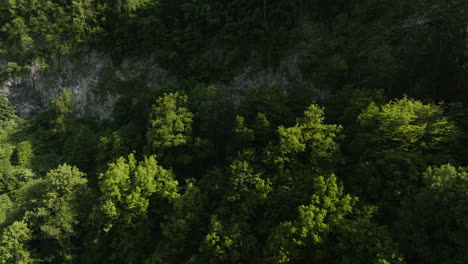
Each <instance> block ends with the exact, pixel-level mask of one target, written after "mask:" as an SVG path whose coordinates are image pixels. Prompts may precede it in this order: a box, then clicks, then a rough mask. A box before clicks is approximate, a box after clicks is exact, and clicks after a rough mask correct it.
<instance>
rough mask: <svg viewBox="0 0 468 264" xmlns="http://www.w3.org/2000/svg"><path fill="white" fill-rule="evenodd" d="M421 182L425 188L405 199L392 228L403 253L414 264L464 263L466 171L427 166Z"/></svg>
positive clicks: (466, 245) (467, 182)
mask: <svg viewBox="0 0 468 264" xmlns="http://www.w3.org/2000/svg"><path fill="white" fill-rule="evenodd" d="M423 180H424V187H423V188H421V189H420V190H418V192H417V193H416V195H415V196H414V197H412V198H410V199H408V200H406V202H405V204H404V206H403V208H402V209H401V216H400V219H399V220H398V221H397V224H396V226H395V234H397V237H398V239H399V241H400V243H401V248H402V251H403V252H405V253H406V254H407V255H408V256H409V258H408V260H411V261H414V262H425V263H464V262H466V261H467V260H468V255H467V254H466V252H467V249H468V244H467V241H466V239H465V237H466V236H467V235H468V228H467V226H466V221H467V216H466V210H467V204H468V203H467V199H468V196H467V190H468V173H467V172H466V168H458V169H457V168H455V167H453V166H451V165H442V166H440V167H434V168H432V167H429V168H428V169H427V170H426V172H425V173H424V176H423ZM428 230H430V231H428ZM412 245H418V246H417V247H414V246H412Z"/></svg>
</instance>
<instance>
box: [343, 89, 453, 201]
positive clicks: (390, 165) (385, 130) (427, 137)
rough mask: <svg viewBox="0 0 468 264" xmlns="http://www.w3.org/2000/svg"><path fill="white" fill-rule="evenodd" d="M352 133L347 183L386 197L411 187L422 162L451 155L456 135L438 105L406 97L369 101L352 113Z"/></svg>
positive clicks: (406, 192)
mask: <svg viewBox="0 0 468 264" xmlns="http://www.w3.org/2000/svg"><path fill="white" fill-rule="evenodd" d="M355 133H356V134H355V135H354V137H353V138H352V142H351V143H350V145H349V151H350V155H352V156H351V157H356V158H351V160H352V163H351V164H354V163H355V166H353V167H354V168H352V169H351V170H354V171H353V173H352V176H351V175H350V179H349V180H350V182H351V184H352V186H353V189H354V190H355V191H357V193H358V194H359V195H360V196H363V197H366V198H370V199H380V198H381V197H384V198H383V199H384V200H386V201H387V202H390V203H395V201H398V200H400V199H401V198H402V196H407V195H409V194H410V193H411V192H413V191H414V188H415V187H417V186H418V185H419V182H420V175H419V173H420V172H422V170H424V169H425V167H427V164H440V163H443V162H446V161H449V160H451V157H450V151H451V149H452V146H454V144H455V143H456V139H457V136H458V131H457V129H456V127H455V125H454V123H453V122H451V121H449V120H448V119H447V118H446V117H445V115H444V113H443V111H442V108H441V106H436V105H432V104H423V103H421V102H420V101H417V100H414V99H409V98H407V97H404V98H403V99H399V100H394V101H392V102H390V103H388V104H385V105H382V106H377V105H376V104H374V103H371V104H370V105H369V106H368V107H367V108H366V109H365V110H364V111H363V112H362V113H361V114H360V115H359V116H358V118H357V126H356V127H355ZM351 177H352V179H351ZM384 202H385V201H384Z"/></svg>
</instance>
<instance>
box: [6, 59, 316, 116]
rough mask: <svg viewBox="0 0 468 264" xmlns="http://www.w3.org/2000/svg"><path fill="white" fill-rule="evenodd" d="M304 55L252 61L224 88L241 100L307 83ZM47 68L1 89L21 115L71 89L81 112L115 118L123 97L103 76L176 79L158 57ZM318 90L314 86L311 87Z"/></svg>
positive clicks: (155, 82) (149, 81)
mask: <svg viewBox="0 0 468 264" xmlns="http://www.w3.org/2000/svg"><path fill="white" fill-rule="evenodd" d="M298 60H299V59H298V55H293V56H290V57H287V58H286V59H285V60H283V61H282V62H281V63H280V64H279V65H278V66H277V67H274V68H273V67H269V68H262V67H256V66H253V65H255V63H254V62H255V60H254V59H252V61H249V62H246V65H245V66H244V67H242V68H241V69H240V70H239V71H238V72H237V73H235V74H234V78H233V79H232V81H230V82H229V83H227V84H226V83H224V84H217V85H220V86H223V87H224V88H225V89H226V90H227V91H228V92H229V93H230V94H231V96H232V98H233V100H234V101H235V102H238V101H239V100H240V98H241V97H242V96H244V95H245V94H246V92H247V90H248V89H250V88H253V87H258V86H260V85H269V86H271V85H281V86H283V87H286V88H288V87H291V86H292V85H296V84H297V83H301V82H303V78H302V74H301V72H300V70H299V67H298ZM41 68H44V65H40V63H38V62H36V63H34V64H33V65H32V70H31V72H30V73H28V74H25V75H23V76H21V77H19V78H15V79H10V80H7V81H5V82H3V83H1V84H0V89H1V90H2V91H3V92H4V94H5V95H6V97H7V99H8V100H9V101H10V102H11V104H12V105H13V107H14V109H15V111H16V113H17V114H18V115H19V116H20V117H23V118H30V117H32V116H34V115H37V114H38V113H40V112H41V111H42V110H43V109H44V108H45V107H46V106H47V105H49V104H50V103H51V102H52V101H53V100H54V99H55V98H57V97H58V96H59V95H60V94H61V92H62V91H63V90H64V89H66V90H68V91H69V92H70V93H71V94H72V95H73V98H74V103H75V109H76V114H77V115H78V116H79V117H83V116H91V117H93V118H94V119H96V120H97V121H102V120H106V119H109V118H111V115H112V111H113V107H114V104H115V102H116V101H117V100H118V99H119V95H118V94H115V93H111V92H109V91H105V92H103V91H97V88H98V86H99V84H100V82H101V81H103V80H102V79H103V78H104V77H103V76H104V75H105V73H106V72H109V69H111V70H112V73H111V74H112V75H113V76H112V78H115V79H117V80H121V81H126V80H131V79H133V78H139V79H140V80H143V82H144V84H145V85H146V86H148V87H157V86H160V85H161V84H163V83H166V82H168V81H170V80H174V77H171V76H170V75H169V73H168V72H167V71H166V70H164V69H163V68H161V67H160V66H159V64H158V63H157V61H156V59H155V58H154V57H152V56H149V57H147V58H131V57H129V58H124V59H123V60H122V61H121V62H120V63H119V65H118V66H115V65H114V64H113V63H112V59H111V56H110V55H109V54H106V53H102V52H97V51H89V52H84V53H83V54H82V55H81V56H74V57H64V58H62V59H59V60H57V61H55V62H54V64H52V65H49V66H47V67H45V69H41ZM310 88H311V89H313V87H312V86H311V87H310Z"/></svg>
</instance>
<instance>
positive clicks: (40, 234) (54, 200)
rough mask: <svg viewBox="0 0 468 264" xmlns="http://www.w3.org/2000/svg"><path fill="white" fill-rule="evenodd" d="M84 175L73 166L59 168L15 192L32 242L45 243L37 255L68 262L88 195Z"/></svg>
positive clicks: (71, 255)
mask: <svg viewBox="0 0 468 264" xmlns="http://www.w3.org/2000/svg"><path fill="white" fill-rule="evenodd" d="M84 177H85V174H84V173H83V172H80V171H79V170H78V169H77V168H76V167H72V166H69V165H66V164H65V165H61V166H59V167H58V168H56V169H54V170H51V171H50V172H48V173H47V174H46V176H45V177H44V178H43V179H41V180H37V181H32V182H29V183H28V184H26V186H25V187H23V188H22V189H20V190H19V199H18V203H19V204H20V205H21V206H20V210H21V211H23V212H24V213H23V215H24V216H23V219H24V220H25V221H26V222H27V223H28V224H29V226H30V228H31V230H33V232H34V233H33V234H34V236H33V237H34V239H38V240H40V241H41V242H40V243H44V244H47V247H45V248H42V249H41V251H40V252H39V255H40V256H41V257H42V258H50V259H55V260H56V261H65V260H71V259H72V257H73V252H72V250H73V245H72V244H71V239H72V238H74V237H76V236H77V235H78V234H77V227H78V225H79V223H80V220H82V218H83V211H82V210H83V205H85V204H86V202H83V200H82V199H84V198H85V197H86V196H87V195H88V194H89V193H88V189H87V185H86V182H87V180H86V179H85V178H84Z"/></svg>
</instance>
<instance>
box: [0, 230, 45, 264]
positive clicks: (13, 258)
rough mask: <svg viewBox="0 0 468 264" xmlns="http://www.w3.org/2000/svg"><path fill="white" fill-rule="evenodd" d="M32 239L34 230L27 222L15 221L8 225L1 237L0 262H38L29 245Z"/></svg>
mask: <svg viewBox="0 0 468 264" xmlns="http://www.w3.org/2000/svg"><path fill="white" fill-rule="evenodd" d="M31 239H32V232H31V230H30V229H29V228H28V225H27V224H26V223H25V222H14V223H13V224H11V225H10V226H8V227H6V228H5V229H4V230H3V232H2V235H1V237H0V263H2V264H7V263H18V264H30V263H37V262H36V261H35V260H34V259H33V258H32V256H31V253H30V252H29V250H28V247H27V244H28V243H29V241H30V240H31Z"/></svg>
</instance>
